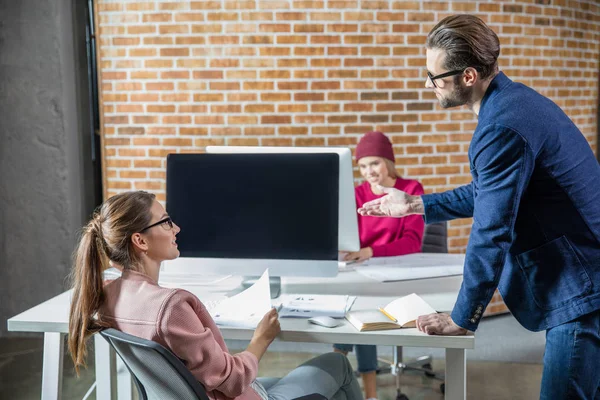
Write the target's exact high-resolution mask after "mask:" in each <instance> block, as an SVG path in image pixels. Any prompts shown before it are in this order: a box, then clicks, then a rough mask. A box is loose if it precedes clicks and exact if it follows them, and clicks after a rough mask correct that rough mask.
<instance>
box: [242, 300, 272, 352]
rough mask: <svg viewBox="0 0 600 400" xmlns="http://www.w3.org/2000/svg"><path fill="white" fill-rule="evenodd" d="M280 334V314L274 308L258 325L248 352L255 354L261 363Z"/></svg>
mask: <svg viewBox="0 0 600 400" xmlns="http://www.w3.org/2000/svg"><path fill="white" fill-rule="evenodd" d="M279 332H281V326H280V325H279V314H278V313H277V310H276V309H274V308H272V309H271V310H270V311H269V312H268V313H266V314H265V316H264V317H263V319H262V320H261V321H260V322H259V323H258V326H257V327H256V330H255V331H254V336H252V340H250V344H249V345H248V348H247V349H246V350H247V351H249V352H250V353H252V354H254V355H255V356H256V358H257V360H258V361H260V359H261V358H262V356H263V355H264V354H265V353H266V352H267V347H269V345H270V344H271V343H272V342H273V340H274V339H275V337H276V336H277V335H278V334H279Z"/></svg>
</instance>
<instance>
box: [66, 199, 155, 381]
mask: <svg viewBox="0 0 600 400" xmlns="http://www.w3.org/2000/svg"><path fill="white" fill-rule="evenodd" d="M154 201H155V197H154V195H153V194H151V193H147V192H143V191H136V192H125V193H120V194H117V195H114V196H112V197H111V198H109V199H108V200H106V201H105V202H104V203H103V204H102V206H101V207H100V208H99V210H98V212H97V213H96V214H95V215H94V217H93V218H92V220H91V221H90V222H89V223H88V225H87V226H86V227H85V228H84V229H83V233H82V235H81V238H80V240H79V245H78V247H77V250H76V251H75V253H74V255H73V270H72V272H71V281H72V282H71V284H72V287H73V293H72V296H73V297H72V299H71V311H70V314H69V339H68V344H69V352H70V353H71V357H72V358H73V363H74V364H75V371H76V372H77V373H78V374H79V367H80V366H84V367H85V356H86V342H87V339H88V338H89V337H90V336H92V335H93V334H94V333H96V332H98V331H99V330H101V329H103V328H107V327H108V326H109V325H108V323H106V322H105V321H103V320H102V318H101V315H100V314H99V311H100V307H101V306H102V303H103V301H104V291H103V280H102V273H103V272H104V270H105V269H106V268H108V266H109V259H110V261H112V262H114V263H116V264H118V265H120V266H122V267H123V268H124V269H133V270H138V269H140V268H141V265H140V263H139V259H138V256H137V255H136V253H135V251H134V249H133V244H132V243H131V236H132V235H133V233H135V232H140V231H141V230H143V229H144V227H146V226H148V224H150V220H151V219H152V213H151V211H150V209H151V207H152V204H153V202H154Z"/></svg>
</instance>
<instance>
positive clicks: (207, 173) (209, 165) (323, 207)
mask: <svg viewBox="0 0 600 400" xmlns="http://www.w3.org/2000/svg"><path fill="white" fill-rule="evenodd" d="M338 158H339V157H338V155H337V154H331V153H329V154H325V153H324V154H169V155H168V157H167V199H166V205H167V212H168V213H169V215H170V216H171V217H172V219H173V220H174V221H175V223H177V225H179V226H180V227H181V232H180V233H179V234H178V235H177V244H178V247H179V250H180V252H181V256H180V257H179V258H178V259H176V260H172V261H168V262H165V263H164V265H163V271H164V272H166V273H174V274H180V273H184V274H185V273H190V274H198V273H217V274H223V275H226V274H235V275H245V276H248V275H251V276H260V275H261V274H262V273H263V272H264V270H265V269H266V268H269V273H270V275H271V276H317V277H318V276H335V275H337V272H338V263H337V258H338V246H337V242H338V223H337V222H338V197H339V194H338V181H339V160H338Z"/></svg>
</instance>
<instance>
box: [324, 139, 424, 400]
mask: <svg viewBox="0 0 600 400" xmlns="http://www.w3.org/2000/svg"><path fill="white" fill-rule="evenodd" d="M356 160H357V163H358V167H359V168H360V173H361V175H362V177H363V178H364V179H365V182H364V183H363V184H362V185H360V186H357V187H356V189H355V195H356V205H357V206H358V207H361V206H362V205H363V204H364V203H366V202H367V201H371V200H375V199H377V198H379V197H382V196H383V195H384V194H385V193H384V192H383V191H381V189H379V188H378V186H383V187H393V188H396V189H399V190H402V191H404V192H406V193H408V194H411V195H422V194H423V193H424V192H423V186H422V185H421V184H420V183H419V182H418V181H416V180H411V179H404V178H401V177H400V176H399V175H398V174H397V172H396V167H395V158H394V149H393V147H392V143H391V142H390V139H388V137H387V136H385V135H384V134H383V133H381V132H368V133H366V134H365V135H364V136H363V137H362V138H361V139H360V141H359V142H358V145H357V146H356ZM424 229H425V222H424V220H423V217H422V216H421V215H414V216H409V217H405V218H375V217H368V216H362V215H359V216H358V231H359V235H360V247H361V248H360V251H356V252H352V253H348V254H346V256H345V258H344V259H345V260H346V261H352V260H355V261H364V260H366V259H368V258H371V257H389V256H399V255H403V254H411V253H419V252H421V241H422V239H423V231H424ZM333 347H334V350H335V351H338V352H341V353H344V354H347V353H348V351H351V350H352V348H353V345H348V344H336V345H334V346H333ZM356 359H357V361H358V372H359V373H360V374H361V376H362V379H363V387H364V390H365V398H367V399H374V398H376V397H377V381H376V373H377V347H376V346H374V345H356Z"/></svg>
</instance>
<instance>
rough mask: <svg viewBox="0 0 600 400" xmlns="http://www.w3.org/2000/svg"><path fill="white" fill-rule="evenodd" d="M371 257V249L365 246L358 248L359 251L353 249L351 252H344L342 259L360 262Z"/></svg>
mask: <svg viewBox="0 0 600 400" xmlns="http://www.w3.org/2000/svg"><path fill="white" fill-rule="evenodd" d="M371 257H373V249H372V248H370V247H365V248H363V249H360V251H353V252H352V253H348V254H346V256H345V257H344V261H356V262H361V261H365V260H368V259H369V258H371Z"/></svg>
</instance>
